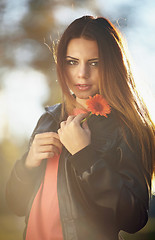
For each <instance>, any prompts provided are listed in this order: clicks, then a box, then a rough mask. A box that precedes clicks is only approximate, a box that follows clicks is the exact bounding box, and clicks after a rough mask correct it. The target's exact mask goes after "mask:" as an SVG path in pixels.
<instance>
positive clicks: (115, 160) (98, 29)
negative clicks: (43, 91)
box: [6, 16, 155, 240]
mask: <svg viewBox="0 0 155 240" xmlns="http://www.w3.org/2000/svg"><path fill="white" fill-rule="evenodd" d="M56 65H57V73H58V79H59V82H60V86H61V89H62V92H63V99H64V100H63V103H62V104H57V105H55V106H52V107H49V108H47V109H46V113H45V114H44V115H43V116H42V117H41V118H40V120H39V121H38V124H37V126H36V128H35V130H34V132H33V134H32V138H31V141H30V148H29V150H28V151H27V153H26V154H25V155H24V156H23V158H22V159H21V160H19V161H17V162H16V164H15V166H14V168H13V171H12V174H11V176H10V179H9V181H8V183H7V191H6V198H7V201H8V204H9V205H10V207H11V208H12V209H13V211H14V212H15V213H16V214H18V215H20V216H24V215H25V216H26V230H25V234H24V237H25V239H26V240H29V239H31V240H32V239H33V240H39V239H42V240H46V239H50V240H51V239H53V240H56V239H59V240H60V239H65V240H71V239H73V240H76V239H77V240H85V239H89V240H116V239H118V238H119V237H118V235H119V231H120V230H124V231H126V232H129V233H135V232H137V231H138V230H140V229H141V228H143V227H144V225H145V224H146V222H147V219H148V209H149V196H150V189H151V178H152V174H153V171H154V167H155V163H154V146H155V142H154V125H153V122H152V121H151V119H150V117H149V114H148V112H147V110H146V107H145V106H144V104H143V102H142V101H141V100H140V98H139V95H138V93H137V92H136V90H135V85H134V81H133V77H132V74H131V71H130V65H129V62H128V60H127V57H126V54H125V51H124V48H123V44H122V38H121V36H120V34H119V33H118V30H116V28H115V27H114V26H113V25H112V23H110V22H109V21H108V20H107V19H105V18H93V17H91V16H84V17H81V18H79V19H76V20H75V21H74V22H73V23H71V24H70V25H69V27H68V28H67V29H66V31H65V32H64V34H63V35H62V37H61V39H60V41H59V44H58V46H57V51H56ZM90 112H91V113H90ZM91 114H92V116H90V115H91ZM45 159H46V160H45Z"/></svg>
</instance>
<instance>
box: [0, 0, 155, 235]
mask: <svg viewBox="0 0 155 240" xmlns="http://www.w3.org/2000/svg"><path fill="white" fill-rule="evenodd" d="M154 12H155V1H154V0H149V1H148V0H108V1H107V0H65V1H63V0H58V1H57V0H1V1H0V56H1V57H0V239H2V240H20V239H22V233H23V228H24V218H22V217H17V216H14V215H13V214H12V213H11V212H10V211H9V209H8V207H7V206H6V203H5V185H6V181H7V179H8V176H9V174H10V171H11V169H12V166H13V165H14V163H15V161H16V160H17V159H18V158H20V157H21V155H22V154H23V153H24V151H26V148H27V144H28V140H29V138H30V135H31V133H32V131H33V129H34V127H35V125H36V122H37V120H38V118H39V117H40V115H41V114H42V113H43V112H44V107H45V106H47V105H52V104H55V103H57V102H60V101H61V93H60V90H59V86H58V82H57V76H56V72H55V64H54V59H53V56H52V53H51V51H50V50H49V48H48V47H47V45H49V46H52V42H56V41H57V40H58V39H59V37H60V36H61V34H62V32H63V31H64V29H65V28H66V26H67V25H68V24H69V23H70V22H72V21H73V20H74V19H75V18H78V17H81V16H83V15H93V16H104V17H107V18H109V19H110V20H111V21H112V22H113V23H114V25H116V26H117V27H118V28H119V29H120V31H121V32H122V33H123V35H124V37H125V39H126V41H127V43H128V50H129V53H130V58H131V63H132V69H133V73H134V76H135V80H136V83H137V86H138V88H139V91H140V92H141V94H142V96H143V98H144V101H145V102H146V104H147V106H148V108H149V111H150V113H151V116H152V119H153V120H154V121H155V101H154V93H155V81H154V76H155V67H154V63H155V44H154V43H155V17H154ZM153 192H155V184H154V185H153V190H152V193H153ZM122 234H123V236H125V239H126V240H131V239H132V240H134V239H135V240H153V239H155V196H154V195H153V194H152V199H151V207H150V214H149V221H148V223H147V225H146V226H145V227H144V229H142V230H141V231H139V232H138V233H136V234H134V235H132V234H126V233H122Z"/></svg>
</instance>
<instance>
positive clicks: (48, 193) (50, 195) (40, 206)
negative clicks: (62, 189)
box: [26, 156, 63, 240]
mask: <svg viewBox="0 0 155 240" xmlns="http://www.w3.org/2000/svg"><path fill="white" fill-rule="evenodd" d="M58 162H59V156H56V157H54V158H52V159H48V161H47V167H46V172H45V177H44V181H43V183H42V184H41V186H40V188H39V190H38V193H37V195H36V197H35V199H34V201H33V204H32V208H31V212H30V216H29V221H28V227H27V233H26V240H32V239H33V240H63V235H62V228H61V222H60V215H59V205H58V198H57V171H58Z"/></svg>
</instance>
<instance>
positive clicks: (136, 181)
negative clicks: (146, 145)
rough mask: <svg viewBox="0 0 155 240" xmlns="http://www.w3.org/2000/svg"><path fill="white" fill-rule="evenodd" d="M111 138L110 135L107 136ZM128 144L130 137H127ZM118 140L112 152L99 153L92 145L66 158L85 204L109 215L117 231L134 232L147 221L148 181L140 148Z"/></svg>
mask: <svg viewBox="0 0 155 240" xmlns="http://www.w3.org/2000/svg"><path fill="white" fill-rule="evenodd" d="M111 137H112V136H111ZM127 142H128V143H130V142H131V139H130V136H127ZM127 142H126V141H125V140H124V138H123V137H122V138H121V140H120V141H119V143H118V145H117V147H115V149H110V150H108V151H103V152H99V151H96V150H95V149H94V147H93V146H92V145H89V146H87V147H86V148H84V149H82V150H81V151H79V152H78V153H76V154H75V155H73V156H71V157H70V162H71V164H72V167H73V168H74V172H75V173H76V178H77V180H78V182H79V185H80V187H81V189H82V191H83V193H84V194H85V196H86V199H88V201H91V202H92V204H93V207H94V208H96V211H98V212H99V213H100V214H102V215H103V216H104V213H105V212H106V210H107V209H108V210H109V209H110V212H112V215H111V216H112V219H111V220H112V221H114V222H115V226H117V228H118V229H119V230H124V231H126V232H129V233H134V232H136V231H138V230H140V229H141V228H142V227H143V226H144V225H145V224H146V222H147V220H148V202H149V192H148V182H149V178H148V180H147V178H146V174H144V169H143V165H142V162H141V155H140V149H137V148H136V149H135V148H134V147H135V146H132V147H133V148H131V147H130V144H128V143H127Z"/></svg>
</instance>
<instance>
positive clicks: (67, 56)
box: [66, 56, 79, 60]
mask: <svg viewBox="0 0 155 240" xmlns="http://www.w3.org/2000/svg"><path fill="white" fill-rule="evenodd" d="M66 58H71V59H74V60H79V59H78V58H74V57H71V56H66Z"/></svg>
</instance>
